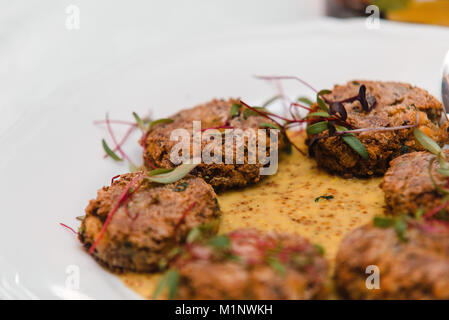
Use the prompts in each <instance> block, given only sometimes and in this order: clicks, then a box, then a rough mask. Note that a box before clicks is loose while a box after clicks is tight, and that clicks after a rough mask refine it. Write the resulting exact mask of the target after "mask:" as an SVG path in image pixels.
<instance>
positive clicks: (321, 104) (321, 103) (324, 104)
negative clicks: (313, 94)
mask: <svg viewBox="0 0 449 320" xmlns="http://www.w3.org/2000/svg"><path fill="white" fill-rule="evenodd" d="M316 102H317V103H318V106H319V107H320V109H321V110H323V111H325V112H328V111H329V108H328V107H327V105H326V102H324V100H323V99H321V98H320V97H318V98H317V99H316Z"/></svg>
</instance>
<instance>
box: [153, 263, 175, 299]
mask: <svg viewBox="0 0 449 320" xmlns="http://www.w3.org/2000/svg"><path fill="white" fill-rule="evenodd" d="M178 284H179V274H178V271H177V270H174V269H172V270H168V271H167V272H166V273H165V274H164V275H163V276H162V278H161V279H160V280H159V283H158V285H157V287H156V290H155V291H154V293H153V299H156V298H157V297H158V296H159V295H160V294H161V293H162V290H164V288H167V289H168V298H169V299H174V298H175V296H176V293H177V291H178Z"/></svg>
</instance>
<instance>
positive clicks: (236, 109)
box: [229, 103, 242, 118]
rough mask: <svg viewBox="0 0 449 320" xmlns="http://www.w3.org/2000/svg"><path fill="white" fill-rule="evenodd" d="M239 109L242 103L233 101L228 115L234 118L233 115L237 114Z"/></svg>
mask: <svg viewBox="0 0 449 320" xmlns="http://www.w3.org/2000/svg"><path fill="white" fill-rule="evenodd" d="M240 109H242V105H241V104H237V103H234V104H233V105H232V107H231V111H229V116H230V117H231V118H234V117H235V116H237V115H238V114H239V112H240Z"/></svg>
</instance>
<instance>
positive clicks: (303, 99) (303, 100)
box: [296, 97, 313, 107]
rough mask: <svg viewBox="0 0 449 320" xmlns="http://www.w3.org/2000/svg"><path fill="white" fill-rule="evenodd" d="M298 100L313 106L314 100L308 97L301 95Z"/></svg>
mask: <svg viewBox="0 0 449 320" xmlns="http://www.w3.org/2000/svg"><path fill="white" fill-rule="evenodd" d="M296 100H297V101H298V102H302V103H304V104H305V105H307V106H309V107H310V106H311V105H312V104H313V101H312V100H311V99H309V98H307V97H299V98H298V99H296Z"/></svg>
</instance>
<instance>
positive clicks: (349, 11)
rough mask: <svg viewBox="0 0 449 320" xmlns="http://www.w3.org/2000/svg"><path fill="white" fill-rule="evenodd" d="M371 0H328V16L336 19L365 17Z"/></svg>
mask: <svg viewBox="0 0 449 320" xmlns="http://www.w3.org/2000/svg"><path fill="white" fill-rule="evenodd" d="M370 4H372V1H371V0H327V3H326V14H327V15H328V16H331V17H336V18H350V17H362V16H365V9H366V7H367V6H369V5H370Z"/></svg>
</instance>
